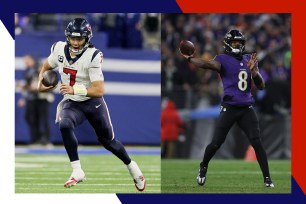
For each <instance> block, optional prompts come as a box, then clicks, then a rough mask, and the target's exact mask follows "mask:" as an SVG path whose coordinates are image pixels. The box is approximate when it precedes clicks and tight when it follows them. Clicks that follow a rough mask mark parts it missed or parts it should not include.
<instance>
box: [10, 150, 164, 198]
mask: <svg viewBox="0 0 306 204" xmlns="http://www.w3.org/2000/svg"><path fill="white" fill-rule="evenodd" d="M130 156H131V158H132V159H133V160H135V161H137V163H138V166H139V167H140V168H141V170H142V172H143V174H144V176H145V178H146V181H147V186H146V189H145V191H143V192H138V191H137V189H136V188H135V186H134V183H133V181H132V178H131V176H130V174H129V172H128V170H127V168H126V166H125V165H123V163H122V162H121V161H120V160H119V159H117V158H116V157H115V156H114V155H81V156H80V160H81V164H82V168H83V170H84V171H85V174H86V177H87V180H86V181H85V182H82V183H79V184H77V185H76V186H74V187H72V188H68V189H66V188H64V186H63V184H64V183H65V181H66V180H67V179H68V178H69V176H70V174H71V167H70V163H69V161H68V158H67V156H66V155H63V154H53V155H52V154H41V155H38V154H16V157H15V165H16V167H15V192H16V193H160V189H161V186H160V183H161V181H160V156H159V155H130Z"/></svg>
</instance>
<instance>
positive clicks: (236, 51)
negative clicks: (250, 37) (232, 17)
mask: <svg viewBox="0 0 306 204" xmlns="http://www.w3.org/2000/svg"><path fill="white" fill-rule="evenodd" d="M224 44H226V45H227V46H228V47H229V48H231V49H232V53H234V54H239V53H241V52H242V50H243V48H244V46H242V47H241V48H240V49H236V48H233V47H232V46H230V45H229V44H228V43H226V42H225V41H224Z"/></svg>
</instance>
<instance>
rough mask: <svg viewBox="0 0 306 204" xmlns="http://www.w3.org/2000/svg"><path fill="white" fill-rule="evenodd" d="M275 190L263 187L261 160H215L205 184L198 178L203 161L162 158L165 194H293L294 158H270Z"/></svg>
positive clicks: (162, 178) (210, 165)
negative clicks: (292, 172) (292, 163)
mask: <svg viewBox="0 0 306 204" xmlns="http://www.w3.org/2000/svg"><path fill="white" fill-rule="evenodd" d="M269 165H270V174H271V178H272V181H273V183H274V185H275V188H274V189H267V188H264V186H263V178H262V174H261V171H260V169H259V165H258V163H257V162H245V161H243V160H226V161H225V160H212V161H211V162H210V164H209V168H208V173H207V180H206V183H205V185H204V186H199V185H198V184H197V181H196V177H197V172H198V169H199V161H195V160H170V159H165V160H162V165H161V166H162V168H161V172H162V177H161V180H162V183H161V190H162V192H163V193H291V163H290V161H288V160H286V161H279V160H276V161H273V160H271V161H269Z"/></svg>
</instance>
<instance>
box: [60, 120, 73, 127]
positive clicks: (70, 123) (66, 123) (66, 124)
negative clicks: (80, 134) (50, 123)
mask: <svg viewBox="0 0 306 204" xmlns="http://www.w3.org/2000/svg"><path fill="white" fill-rule="evenodd" d="M59 127H60V129H65V128H68V129H74V123H73V121H72V120H71V119H70V118H62V119H61V120H60V121H59Z"/></svg>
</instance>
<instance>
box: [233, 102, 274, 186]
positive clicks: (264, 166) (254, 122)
mask: <svg viewBox="0 0 306 204" xmlns="http://www.w3.org/2000/svg"><path fill="white" fill-rule="evenodd" d="M237 124H238V126H239V127H240V128H241V129H242V130H243V131H244V132H245V133H246V135H247V136H248V139H249V141H250V143H251V145H252V147H253V148H254V150H255V154H256V158H257V161H258V163H259V166H260V169H261V171H262V175H263V177H264V183H265V186H266V187H272V188H273V187H274V185H273V183H272V181H271V178H270V172H269V165H268V159H267V154H266V151H265V150H264V148H263V146H262V143H261V139H260V130H259V121H258V118H257V115H256V112H255V110H254V108H253V107H252V106H250V107H248V108H247V109H246V110H245V112H244V114H243V116H242V117H241V118H240V120H239V121H238V122H237Z"/></svg>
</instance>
